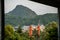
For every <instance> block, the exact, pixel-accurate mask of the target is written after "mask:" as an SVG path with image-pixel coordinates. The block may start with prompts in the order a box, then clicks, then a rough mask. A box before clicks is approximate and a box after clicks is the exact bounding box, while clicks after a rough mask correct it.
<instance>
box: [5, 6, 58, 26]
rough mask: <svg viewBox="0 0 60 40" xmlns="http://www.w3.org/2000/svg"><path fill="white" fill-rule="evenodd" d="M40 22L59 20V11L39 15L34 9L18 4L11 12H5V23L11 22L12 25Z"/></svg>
mask: <svg viewBox="0 0 60 40" xmlns="http://www.w3.org/2000/svg"><path fill="white" fill-rule="evenodd" d="M39 20H40V24H44V25H45V24H47V23H49V22H51V21H56V22H58V14H57V13H47V14H44V15H37V14H36V13H35V12H34V11H32V10H31V9H29V8H27V7H25V6H22V5H17V6H16V8H15V9H14V10H12V11H10V12H9V13H6V14H5V25H6V24H11V25H14V26H16V25H30V24H34V25H37V24H38V23H39Z"/></svg>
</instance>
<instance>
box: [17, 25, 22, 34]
mask: <svg viewBox="0 0 60 40" xmlns="http://www.w3.org/2000/svg"><path fill="white" fill-rule="evenodd" d="M17 32H18V33H22V29H21V26H20V25H19V26H18V29H17Z"/></svg>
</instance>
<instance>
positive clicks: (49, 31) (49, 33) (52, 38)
mask: <svg viewBox="0 0 60 40" xmlns="http://www.w3.org/2000/svg"><path fill="white" fill-rule="evenodd" d="M45 31H46V32H45V40H58V24H57V22H54V21H53V22H51V23H49V24H48V25H47V26H46V28H45Z"/></svg>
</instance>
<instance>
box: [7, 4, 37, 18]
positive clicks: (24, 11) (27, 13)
mask: <svg viewBox="0 0 60 40" xmlns="http://www.w3.org/2000/svg"><path fill="white" fill-rule="evenodd" d="M7 15H12V16H14V17H18V16H19V17H21V18H34V17H35V16H36V13H35V12H34V11H32V10H31V9H29V8H27V7H25V6H23V5H17V6H16V8H15V9H13V10H12V11H10V12H9V13H7Z"/></svg>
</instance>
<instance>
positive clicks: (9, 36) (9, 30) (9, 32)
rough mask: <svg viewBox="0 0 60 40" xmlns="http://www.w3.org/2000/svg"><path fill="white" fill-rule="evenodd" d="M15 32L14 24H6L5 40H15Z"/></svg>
mask: <svg viewBox="0 0 60 40" xmlns="http://www.w3.org/2000/svg"><path fill="white" fill-rule="evenodd" d="M13 34H14V29H13V27H12V25H6V26H5V40H14V38H15V36H14V35H13Z"/></svg>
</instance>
